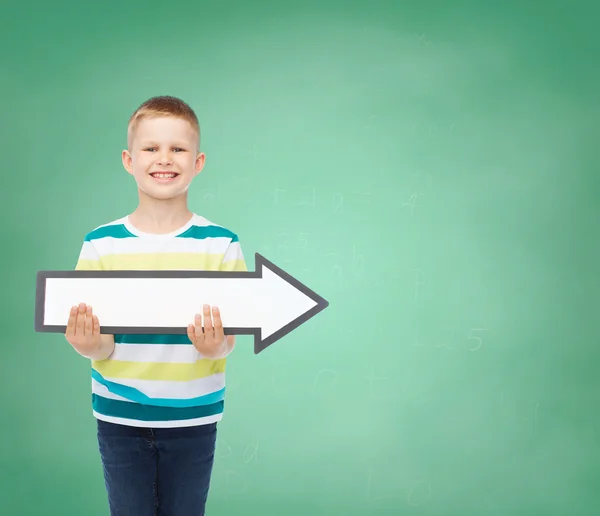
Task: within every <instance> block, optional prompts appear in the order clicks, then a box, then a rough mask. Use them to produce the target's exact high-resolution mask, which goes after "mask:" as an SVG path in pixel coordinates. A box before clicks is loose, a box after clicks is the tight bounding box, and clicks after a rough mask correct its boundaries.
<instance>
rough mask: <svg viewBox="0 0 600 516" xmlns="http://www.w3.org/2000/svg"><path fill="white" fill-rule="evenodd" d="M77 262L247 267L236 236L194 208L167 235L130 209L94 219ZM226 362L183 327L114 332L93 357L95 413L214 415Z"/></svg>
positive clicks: (174, 419)
mask: <svg viewBox="0 0 600 516" xmlns="http://www.w3.org/2000/svg"><path fill="white" fill-rule="evenodd" d="M76 269H77V270H166V269H168V270H175V269H179V270H181V269H186V270H212V271H246V270H247V268H246V263H245V261H244V256H243V254H242V250H241V247H240V242H239V240H238V237H237V235H236V234H235V233H232V232H231V231H229V230H228V229H226V228H224V227H222V226H219V225H216V224H213V223H212V222H210V221H209V220H207V219H205V218H204V217H201V216H199V215H197V214H193V216H192V217H191V219H190V220H189V222H188V223H187V224H186V225H185V226H183V227H181V228H179V229H178V230H177V231H174V232H172V233H169V234H148V233H143V232H141V231H139V230H137V229H136V228H135V227H133V226H132V225H131V223H130V222H129V216H125V217H122V218H120V219H117V220H115V221H113V222H110V223H108V224H104V225H102V226H99V227H97V228H96V229H94V230H93V231H91V232H90V233H88V234H87V235H86V237H85V239H84V242H83V246H82V248H81V253H80V255H79V260H78V262H77V265H76ZM83 301H84V302H85V300H83ZM92 308H93V307H92ZM200 311H201V307H199V312H200ZM191 322H193V321H190V323H191ZM100 325H101V326H102V318H100ZM225 363H226V358H220V359H217V360H214V359H206V358H203V357H202V356H201V355H200V353H199V352H198V351H197V350H196V348H195V347H194V345H193V344H192V343H191V342H190V340H189V338H188V337H187V335H185V334H183V335H145V334H140V335H131V334H128V335H115V350H114V352H113V354H112V355H111V356H110V357H109V358H107V359H106V360H101V361H95V360H93V361H92V362H91V366H92V370H91V374H92V411H93V414H94V416H95V417H96V418H98V419H101V420H104V421H108V422H112V423H120V424H124V425H131V426H141V427H163V428H164V427H181V426H193V425H202V424H207V423H212V422H215V421H219V420H220V419H221V417H222V414H223V405H224V393H225Z"/></svg>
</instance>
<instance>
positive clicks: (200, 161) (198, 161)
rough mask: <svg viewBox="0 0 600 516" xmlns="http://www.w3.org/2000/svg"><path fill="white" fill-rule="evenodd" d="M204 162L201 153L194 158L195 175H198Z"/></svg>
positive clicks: (203, 156)
mask: <svg viewBox="0 0 600 516" xmlns="http://www.w3.org/2000/svg"><path fill="white" fill-rule="evenodd" d="M204 160H205V155H204V153H203V152H199V153H198V156H196V166H195V169H196V175H198V174H199V173H200V172H201V171H202V169H203V168H204Z"/></svg>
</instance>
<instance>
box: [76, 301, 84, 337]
mask: <svg viewBox="0 0 600 516" xmlns="http://www.w3.org/2000/svg"><path fill="white" fill-rule="evenodd" d="M84 322H85V305H84V304H83V303H82V304H80V305H79V309H78V310H77V322H76V323H75V334H76V335H80V336H84V335H85V331H84V326H83V324H84Z"/></svg>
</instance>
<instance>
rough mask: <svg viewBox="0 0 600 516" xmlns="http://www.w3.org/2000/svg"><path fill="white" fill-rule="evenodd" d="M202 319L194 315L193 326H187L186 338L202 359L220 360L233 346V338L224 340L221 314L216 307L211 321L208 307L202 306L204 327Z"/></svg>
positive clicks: (232, 336)
mask: <svg viewBox="0 0 600 516" xmlns="http://www.w3.org/2000/svg"><path fill="white" fill-rule="evenodd" d="M202 319H203V317H202V315H200V314H196V317H195V320H194V324H190V325H188V328H187V334H188V337H189V339H190V340H191V341H192V344H194V347H195V348H196V349H197V350H198V353H200V354H201V355H202V356H203V357H205V358H221V357H222V356H223V355H224V354H225V351H226V350H227V348H228V347H229V346H233V342H234V339H235V336H234V335H228V336H227V339H226V338H225V333H224V331H223V323H222V322H221V314H220V312H219V309H218V308H217V307H216V306H213V309H212V319H211V310H210V306H208V305H204V325H203V324H202ZM202 326H204V329H203V328H202Z"/></svg>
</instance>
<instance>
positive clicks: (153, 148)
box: [144, 147, 183, 151]
mask: <svg viewBox="0 0 600 516" xmlns="http://www.w3.org/2000/svg"><path fill="white" fill-rule="evenodd" d="M144 150H147V151H153V150H156V147H148V148H147V149H144ZM173 150H175V151H183V149H182V148H181V147H175V148H174V149H173Z"/></svg>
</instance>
